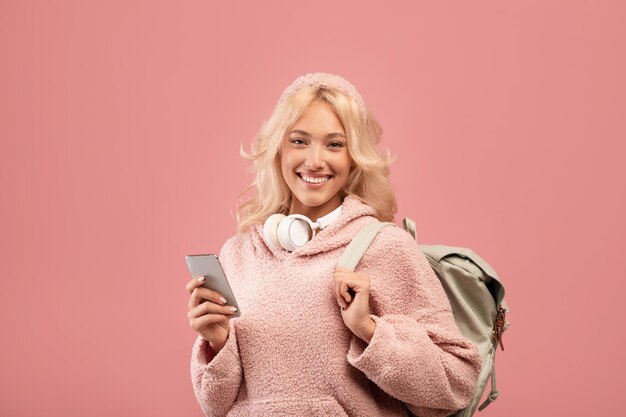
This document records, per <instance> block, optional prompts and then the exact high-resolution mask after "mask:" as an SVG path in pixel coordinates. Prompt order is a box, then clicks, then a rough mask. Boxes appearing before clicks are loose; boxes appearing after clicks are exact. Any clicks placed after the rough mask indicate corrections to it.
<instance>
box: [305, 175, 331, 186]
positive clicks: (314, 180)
mask: <svg viewBox="0 0 626 417" xmlns="http://www.w3.org/2000/svg"><path fill="white" fill-rule="evenodd" d="M300 178H302V179H303V180H305V181H306V182H310V183H312V184H321V183H323V182H326V181H328V180H329V179H330V177H321V178H314V177H307V176H305V175H304V174H300Z"/></svg>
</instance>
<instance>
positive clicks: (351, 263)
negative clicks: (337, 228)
mask: <svg viewBox="0 0 626 417" xmlns="http://www.w3.org/2000/svg"><path fill="white" fill-rule="evenodd" d="M385 226H395V224H394V223H391V222H381V221H379V220H376V221H373V222H371V223H368V224H367V225H365V227H363V228H362V229H361V230H359V232H358V233H357V234H356V236H355V237H354V238H353V239H352V242H350V244H349V245H348V247H347V248H346V249H345V250H344V252H343V254H342V255H341V258H339V262H337V267H339V268H346V269H348V270H350V271H354V269H355V268H356V266H357V265H358V264H359V261H360V260H361V258H362V257H363V255H364V254H365V252H366V251H367V248H368V247H369V246H370V244H371V243H372V241H373V240H374V238H375V237H376V235H377V234H378V232H380V231H381V229H382V228H383V227H385Z"/></svg>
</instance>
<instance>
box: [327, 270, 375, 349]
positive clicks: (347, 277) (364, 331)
mask: <svg viewBox="0 0 626 417" xmlns="http://www.w3.org/2000/svg"><path fill="white" fill-rule="evenodd" d="M334 277H335V283H334V289H335V298H336V299H337V304H339V306H340V307H341V317H342V318H343V322H344V323H345V324H346V326H347V327H348V329H350V330H351V331H352V333H354V334H355V335H356V336H357V337H359V338H361V339H363V340H364V341H366V342H368V343H369V341H370V340H371V338H372V335H373V333H374V328H375V327H376V323H375V322H374V320H372V318H371V317H370V316H369V314H370V304H369V297H370V277H369V276H368V275H365V274H361V273H358V272H353V271H350V270H349V269H345V268H336V269H335V274H334Z"/></svg>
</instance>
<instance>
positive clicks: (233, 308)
mask: <svg viewBox="0 0 626 417" xmlns="http://www.w3.org/2000/svg"><path fill="white" fill-rule="evenodd" d="M228 309H229V310H230V311H232V312H235V311H237V307H228Z"/></svg>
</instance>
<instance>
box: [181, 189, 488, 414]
mask: <svg viewBox="0 0 626 417" xmlns="http://www.w3.org/2000/svg"><path fill="white" fill-rule="evenodd" d="M343 204H344V206H343V209H342V213H341V216H340V217H339V218H338V219H337V220H335V221H334V222H333V223H331V224H330V225H329V226H328V227H326V228H325V229H324V230H322V231H320V232H319V233H318V234H317V235H316V236H315V237H314V238H313V239H312V240H311V241H310V242H308V243H307V244H305V245H304V246H301V247H299V248H298V249H296V250H295V251H293V252H288V251H286V250H285V249H282V248H276V247H273V246H269V244H268V243H267V242H266V241H265V239H264V237H263V225H262V224H258V225H255V226H253V227H251V228H249V229H248V230H247V231H246V232H245V233H244V234H242V235H241V236H238V235H234V236H232V237H231V238H229V239H228V240H227V241H226V242H225V243H224V245H223V246H222V249H221V251H220V255H219V259H220V261H221V263H222V266H223V268H224V271H225V273H226V275H227V277H228V279H229V282H230V283H231V287H232V289H233V292H234V293H235V297H237V301H238V302H239V306H240V308H241V317H239V318H233V319H230V331H229V335H228V340H227V342H226V345H225V346H224V348H223V349H222V350H220V351H219V352H218V353H217V354H215V353H214V352H213V351H212V350H211V348H210V347H209V346H208V342H207V341H205V340H204V339H203V338H202V337H200V336H198V338H197V339H196V341H195V343H194V346H193V349H192V358H191V376H192V383H193V389H194V393H195V395H196V398H197V400H198V402H199V404H200V406H201V407H202V410H203V411H204V413H205V414H206V415H207V416H299V417H301V416H368V417H372V416H406V415H407V408H408V409H409V410H410V411H411V412H412V413H414V414H416V415H418V416H423V417H430V416H432V417H435V416H446V415H448V414H451V413H452V412H453V411H454V410H458V409H461V408H463V407H465V406H466V405H467V404H468V403H469V401H470V399H471V397H472V396H473V394H474V390H475V387H476V380H477V378H478V373H479V371H480V365H481V359H480V356H479V354H478V351H477V349H476V347H475V346H474V344H473V343H472V342H471V341H470V340H468V339H466V338H465V337H463V335H462V334H461V333H460V331H459V329H458V327H457V326H456V323H455V322H454V318H453V316H452V310H451V307H450V303H449V301H448V299H447V297H446V295H445V293H444V290H443V288H442V286H441V284H440V283H439V280H438V279H437V277H436V276H435V274H434V272H433V271H432V269H431V268H430V265H429V264H428V261H427V259H426V257H425V256H424V254H423V253H422V252H421V251H420V250H419V248H418V246H417V244H416V243H415V241H414V240H413V239H412V238H411V236H410V235H409V234H408V233H407V232H405V231H404V230H403V229H402V228H400V227H394V226H388V227H385V228H383V229H382V231H381V232H380V233H379V234H378V235H377V236H376V237H375V238H374V241H373V242H372V244H371V246H370V247H369V249H368V251H367V252H366V254H365V255H364V257H363V258H362V259H361V262H360V263H359V265H358V266H357V268H356V271H357V272H362V273H365V274H367V275H369V277H370V282H371V285H370V317H371V318H372V319H373V320H374V321H375V322H376V329H375V331H374V335H373V337H372V339H371V341H370V343H369V344H367V343H366V342H364V341H362V340H361V339H359V338H358V337H356V336H355V335H354V334H353V333H352V332H351V331H350V330H349V329H348V328H347V327H346V326H345V324H344V323H343V320H342V318H341V312H340V306H339V305H338V304H337V301H336V298H335V295H334V293H333V285H332V284H333V271H334V270H335V267H336V264H337V261H338V260H339V257H340V256H341V254H342V253H343V251H344V250H345V248H346V246H347V245H348V243H350V241H351V240H352V238H353V237H354V236H355V235H356V233H357V232H358V231H359V230H360V229H361V228H362V227H363V226H365V225H366V224H367V223H369V222H372V221H374V220H375V217H374V216H375V211H374V209H373V208H372V207H371V206H369V205H367V204H364V203H363V202H362V201H361V200H359V199H358V198H356V197H353V196H351V195H348V196H346V198H345V199H344V203H343Z"/></svg>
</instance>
